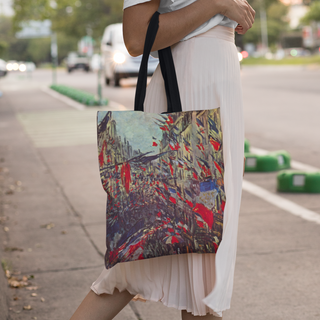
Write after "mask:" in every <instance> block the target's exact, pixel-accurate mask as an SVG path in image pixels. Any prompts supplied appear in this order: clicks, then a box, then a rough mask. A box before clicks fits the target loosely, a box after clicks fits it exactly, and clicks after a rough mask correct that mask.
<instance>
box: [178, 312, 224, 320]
mask: <svg viewBox="0 0 320 320" xmlns="http://www.w3.org/2000/svg"><path fill="white" fill-rule="evenodd" d="M181 317H182V320H197V319H198V320H222V318H220V317H215V316H214V315H212V314H207V315H205V316H194V315H192V313H190V312H187V311H186V310H181Z"/></svg>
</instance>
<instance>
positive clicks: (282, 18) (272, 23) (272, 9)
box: [243, 0, 289, 45]
mask: <svg viewBox="0 0 320 320" xmlns="http://www.w3.org/2000/svg"><path fill="white" fill-rule="evenodd" d="M261 1H264V2H263V4H264V6H265V10H266V13H267V27H268V43H269V45H274V44H276V43H277V42H278V41H279V40H280V37H281V34H282V32H284V31H287V30H288V28H289V27H288V21H287V18H286V16H287V13H288V9H289V8H288V6H286V5H284V4H283V3H282V2H280V1H279V0H251V1H249V2H250V5H251V6H252V7H253V9H254V10H255V11H256V17H255V21H254V24H253V26H252V28H251V29H249V30H248V31H247V33H246V34H245V35H244V36H243V42H244V43H248V42H251V43H254V44H257V43H259V42H261V23H260V5H261Z"/></svg>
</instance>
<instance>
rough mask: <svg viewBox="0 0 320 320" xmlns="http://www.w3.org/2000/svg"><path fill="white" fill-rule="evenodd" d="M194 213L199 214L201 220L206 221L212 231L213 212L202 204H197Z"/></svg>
mask: <svg viewBox="0 0 320 320" xmlns="http://www.w3.org/2000/svg"><path fill="white" fill-rule="evenodd" d="M193 211H194V212H196V213H198V214H199V215H200V216H201V218H202V219H203V220H204V221H205V223H206V224H207V225H208V227H209V228H210V229H212V225H213V212H212V211H211V210H210V209H208V208H207V207H206V206H204V205H203V204H202V203H197V204H196V206H195V207H194V209H193Z"/></svg>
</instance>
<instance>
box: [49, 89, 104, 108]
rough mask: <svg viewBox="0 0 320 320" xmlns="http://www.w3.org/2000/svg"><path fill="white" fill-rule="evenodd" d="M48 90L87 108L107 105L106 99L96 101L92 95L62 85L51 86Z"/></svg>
mask: <svg viewBox="0 0 320 320" xmlns="http://www.w3.org/2000/svg"><path fill="white" fill-rule="evenodd" d="M50 88H51V89H53V90H55V91H57V92H59V93H61V94H63V95H65V96H67V97H69V98H71V99H73V100H76V101H78V102H80V103H83V104H85V105H87V106H100V105H102V106H106V105H107V104H108V100H106V99H103V100H102V101H98V99H97V98H96V97H95V96H94V95H93V94H90V93H87V92H84V91H81V90H77V89H74V88H70V87H67V86H64V85H52V86H51V87H50Z"/></svg>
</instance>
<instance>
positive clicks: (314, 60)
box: [241, 55, 320, 65]
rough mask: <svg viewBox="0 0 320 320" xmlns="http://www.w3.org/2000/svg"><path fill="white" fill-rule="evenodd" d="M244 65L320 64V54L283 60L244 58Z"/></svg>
mask: <svg viewBox="0 0 320 320" xmlns="http://www.w3.org/2000/svg"><path fill="white" fill-rule="evenodd" d="M241 64H243V65H259V64H260V65H290V64H291V65H295V64H296V65H298V64H320V55H316V56H310V57H288V58H283V59H282V60H274V59H271V60H268V59H266V58H251V57H250V58H246V59H243V60H242V62H241Z"/></svg>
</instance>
